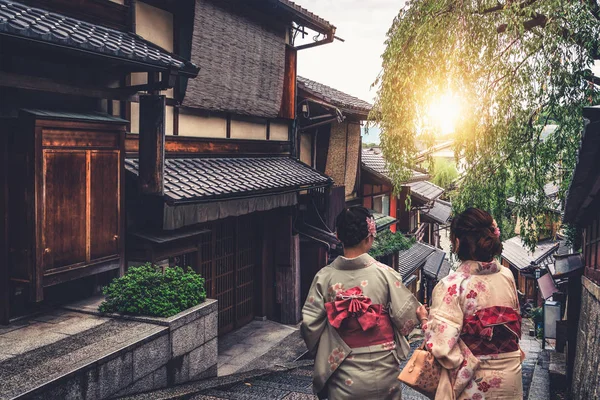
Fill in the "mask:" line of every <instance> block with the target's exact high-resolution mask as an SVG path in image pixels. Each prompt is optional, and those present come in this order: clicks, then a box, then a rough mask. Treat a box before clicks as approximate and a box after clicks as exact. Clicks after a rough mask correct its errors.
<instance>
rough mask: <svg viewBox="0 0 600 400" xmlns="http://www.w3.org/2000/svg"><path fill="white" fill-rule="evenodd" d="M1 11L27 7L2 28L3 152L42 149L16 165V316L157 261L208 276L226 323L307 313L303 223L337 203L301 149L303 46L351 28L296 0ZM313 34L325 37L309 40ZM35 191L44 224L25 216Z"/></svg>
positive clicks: (10, 205) (5, 280)
mask: <svg viewBox="0 0 600 400" xmlns="http://www.w3.org/2000/svg"><path fill="white" fill-rule="evenodd" d="M31 5H33V6H37V7H41V8H30V6H31ZM0 7H2V8H1V10H2V12H3V14H2V18H4V15H5V14H4V13H5V12H12V15H13V17H11V19H10V20H9V21H8V23H2V24H0V40H1V42H0V45H1V47H0V48H1V51H2V61H1V62H0V71H1V72H0V85H1V86H3V94H4V93H6V94H8V96H2V98H1V99H0V106H1V108H0V112H1V115H3V116H6V117H8V122H6V123H3V124H2V127H1V128H2V131H3V135H2V143H4V146H3V147H2V148H1V149H0V150H2V151H1V152H0V154H2V155H4V156H3V157H2V158H0V161H1V162H2V163H3V164H8V165H10V166H13V165H14V167H15V168H17V167H20V166H24V163H25V162H31V166H29V165H28V166H27V168H28V169H27V170H24V171H26V172H23V175H22V176H21V178H23V179H21V180H19V179H16V178H15V177H11V176H10V175H9V174H2V175H1V176H0V182H4V184H5V185H8V189H9V190H8V193H9V194H8V196H7V198H6V199H4V201H3V202H2V207H0V210H3V216H4V218H5V219H6V218H8V220H9V221H8V231H9V232H13V230H15V229H17V228H16V227H18V226H19V224H20V225H23V227H22V228H18V231H19V232H21V233H19V236H16V237H15V238H13V239H10V238H8V239H6V238H5V236H11V235H6V232H3V235H0V238H4V240H3V243H2V246H0V250H4V252H3V253H0V260H4V259H7V260H8V262H7V263H6V264H4V263H2V264H0V285H3V286H4V287H6V286H8V287H9V289H10V290H9V291H7V292H4V291H3V297H2V298H1V299H0V301H1V303H0V305H1V307H0V310H2V312H1V313H0V315H1V316H2V320H3V321H4V322H5V321H6V320H7V319H8V317H9V313H10V312H12V311H14V310H16V309H17V308H18V307H16V306H17V305H18V304H20V302H21V303H31V302H32V301H36V300H37V301H39V300H41V299H42V295H40V293H41V292H40V290H41V289H40V288H44V286H45V285H49V284H52V285H54V284H55V283H57V282H63V281H65V280H69V279H75V278H78V277H80V276H83V275H85V274H88V273H96V272H101V273H102V272H106V271H107V270H108V269H112V270H114V271H117V273H123V271H124V270H125V269H126V267H127V265H131V264H134V263H140V262H146V261H152V262H155V263H157V264H160V265H164V266H166V265H180V266H188V265H189V266H191V267H193V268H194V269H196V270H197V271H198V272H200V273H202V274H203V275H204V277H205V278H206V280H207V292H208V296H209V297H213V298H216V299H218V300H219V307H220V317H219V326H220V331H221V333H224V332H227V331H229V330H231V329H235V328H237V327H239V326H241V325H243V324H244V323H246V322H248V321H250V320H251V319H252V318H255V317H268V318H272V319H275V320H279V321H282V322H289V323H294V322H297V321H298V320H299V313H300V299H299V298H300V278H299V275H300V272H299V261H298V258H299V253H300V251H299V246H298V242H299V237H298V235H297V232H296V231H295V229H294V226H293V221H294V220H295V219H296V218H295V217H296V216H297V215H298V212H299V211H300V209H301V208H302V204H308V203H315V204H318V205H319V207H321V208H323V207H324V206H325V203H326V199H327V196H326V195H328V194H329V191H328V188H329V187H330V186H331V181H330V179H329V178H328V177H327V176H325V175H324V174H322V173H318V172H316V171H314V170H312V169H310V168H309V167H307V166H306V165H304V164H302V163H300V162H298V161H297V160H296V159H295V157H296V155H298V151H297V148H296V138H297V130H296V126H295V125H294V120H295V117H296V58H297V55H298V51H299V50H302V49H304V48H309V47H313V46H317V45H321V44H327V43H330V42H332V41H333V40H334V33H335V27H334V26H333V25H331V24H330V23H329V22H327V21H325V20H323V19H322V18H320V17H318V16H316V15H314V14H312V13H310V12H309V11H307V10H306V9H304V8H301V7H299V6H297V5H296V4H294V3H293V2H291V1H288V0H251V1H238V0H227V1H216V0H181V1H174V0H147V1H140V0H138V1H135V0H115V1H109V0H100V1H99V0H93V1H92V0H86V1H80V2H66V1H62V0H53V1H38V0H31V1H27V0H23V1H19V2H16V1H12V0H10V1H9V0H2V1H0ZM307 30H311V31H313V32H316V34H318V35H320V36H321V37H322V38H323V39H321V40H317V41H315V42H312V43H308V44H297V43H296V40H295V38H296V36H297V35H298V33H299V32H301V33H302V34H306V33H307ZM187 60H191V61H187ZM197 65H198V66H201V68H198V67H197ZM199 71H200V73H199ZM5 88H7V89H6V90H5ZM139 92H146V93H147V94H143V95H142V94H139ZM40 93H42V94H41V95H40ZM25 109H27V110H28V111H23V110H25ZM47 110H50V111H47ZM99 112H100V114H98V113H99ZM4 131H7V133H6V134H4ZM17 132H18V133H19V134H17ZM21 133H23V134H21ZM28 138H31V141H30V140H29V139H28ZM34 139H35V141H34ZM13 148H15V149H18V151H12V149H13ZM28 152H29V153H28ZM7 153H8V154H7ZM11 153H14V157H13V156H11ZM29 154H31V156H29ZM21 169H22V168H19V170H21ZM4 171H6V170H3V172H4ZM65 171H76V172H77V173H74V172H73V173H65ZM115 180H116V183H115ZM23 186H26V187H27V190H28V191H27V192H26V193H25V194H23V193H22V191H21V190H20V189H21V187H23ZM41 193H44V194H45V195H46V197H44V200H45V201H47V202H48V205H42V204H40V203H39V202H38V201H37V200H36V202H35V204H34V203H33V200H32V199H33V198H34V197H35V196H40V195H41ZM48 194H50V195H51V196H50V197H48ZM73 194H76V195H75V196H72V195H73ZM31 196H33V197H31ZM53 196H54V197H53ZM23 199H24V200H23ZM19 202H22V203H23V204H24V205H23V206H22V207H21V209H22V211H19V212H20V213H22V214H23V215H26V213H28V214H27V215H29V217H27V219H26V220H25V221H31V222H30V223H29V222H28V224H23V223H22V222H21V221H22V220H17V218H16V217H15V218H13V217H11V215H13V214H12V213H11V211H12V210H13V209H14V208H15V207H19V206H18V204H19ZM32 204H34V206H35V207H32ZM54 210H57V212H59V213H58V214H55V215H54V216H53V218H46V217H43V218H41V219H40V218H38V217H37V216H38V215H42V216H43V215H50V211H52V212H53V213H54ZM40 213H45V214H40ZM65 213H66V214H65ZM15 215H21V214H15ZM66 216H68V218H65V217H66ZM38 221H40V222H39V223H38ZM50 233H51V234H50ZM11 240H12V241H17V240H18V241H20V243H21V245H20V246H21V247H20V248H18V247H14V245H13V243H12V242H11ZM49 240H52V241H53V242H49ZM48 243H49V244H50V245H49V244H48ZM6 253H8V254H6ZM34 254H35V256H34ZM23 259H27V262H28V264H24V263H23V262H22V261H21V260H23ZM48 263H52V264H48ZM24 265H30V267H29V266H28V267H27V268H25V269H23V266H24ZM47 265H51V266H52V268H50V269H48V268H47V267H46V266H47ZM15 268H17V269H18V270H17V269H15ZM73 271H82V272H81V273H79V272H77V273H75V272H73ZM83 271H86V272H85V273H84V272H83ZM50 276H52V277H51V278H50ZM111 276H114V274H113V275H111ZM40 277H42V278H43V279H40ZM60 277H64V279H63V278H60ZM77 282H78V281H77ZM44 290H45V289H44ZM5 293H9V294H8V295H5ZM19 296H20V297H19ZM25 297H26V298H27V300H26V301H20V300H18V299H19V298H25ZM7 298H10V299H7ZM9 309H10V310H12V311H9ZM13 314H14V312H13Z"/></svg>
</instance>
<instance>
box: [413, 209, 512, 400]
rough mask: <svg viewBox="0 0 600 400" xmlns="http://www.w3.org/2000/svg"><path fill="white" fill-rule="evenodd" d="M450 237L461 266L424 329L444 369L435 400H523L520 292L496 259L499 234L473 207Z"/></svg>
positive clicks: (435, 300)
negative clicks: (518, 296) (518, 292)
mask: <svg viewBox="0 0 600 400" xmlns="http://www.w3.org/2000/svg"><path fill="white" fill-rule="evenodd" d="M450 237H451V240H452V243H453V247H454V249H455V252H456V253H457V255H458V258H459V259H460V260H461V261H462V264H461V265H460V266H459V267H458V269H457V270H456V271H455V272H452V273H451V274H450V275H448V276H447V277H446V278H444V279H442V281H440V282H439V283H438V285H437V286H436V287H435V289H434V291H433V294H432V305H431V311H430V316H429V320H428V321H427V322H426V323H425V324H423V331H424V333H425V340H426V345H427V348H428V349H429V351H431V353H432V354H433V355H434V357H435V358H436V359H437V360H438V361H439V362H440V364H441V365H442V367H444V368H443V369H442V376H441V380H440V385H439V387H438V390H437V393H436V397H435V399H436V400H442V399H451V400H454V399H459V400H463V399H473V400H483V399H486V400H491V399H506V400H508V399H510V400H516V399H522V398H523V386H522V374H521V360H522V358H521V357H522V352H521V350H520V348H519V344H518V342H519V339H520V337H521V316H520V314H519V302H518V298H517V290H516V287H515V281H514V278H513V275H512V273H511V271H510V270H509V269H508V268H505V267H503V266H502V265H500V264H499V263H498V262H497V261H496V260H494V256H496V255H499V254H500V253H501V252H502V244H501V242H500V230H499V229H498V227H497V226H496V223H495V221H494V220H493V218H492V217H491V216H490V215H489V214H488V213H487V212H485V211H482V210H479V209H476V208H470V209H467V210H466V211H465V212H463V213H462V214H460V215H458V216H456V217H455V218H454V219H453V221H452V226H451V231H450Z"/></svg>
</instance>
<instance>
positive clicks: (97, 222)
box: [90, 151, 121, 260]
mask: <svg viewBox="0 0 600 400" xmlns="http://www.w3.org/2000/svg"><path fill="white" fill-rule="evenodd" d="M90 156H91V162H90V177H91V180H90V225H91V227H92V228H93V229H91V230H90V258H91V259H92V260H93V259H98V258H102V257H108V256H116V255H118V254H119V240H118V239H119V230H120V229H119V224H120V219H119V214H120V204H121V196H120V193H119V180H120V176H119V163H120V154H119V152H118V151H102V152H92V153H91V155H90Z"/></svg>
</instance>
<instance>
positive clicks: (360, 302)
mask: <svg viewBox="0 0 600 400" xmlns="http://www.w3.org/2000/svg"><path fill="white" fill-rule="evenodd" d="M336 225H337V234H338V238H339V239H340V240H341V241H342V242H343V243H344V257H338V258H337V259H336V260H335V261H334V262H333V263H332V264H331V265H328V266H326V267H325V268H323V269H321V270H320V271H319V272H318V273H317V275H316V276H315V279H314V281H313V283H312V286H311V288H310V291H309V293H308V298H307V301H306V304H305V305H304V308H303V309H302V316H303V322H302V335H303V337H304V340H305V341H306V345H307V347H308V349H309V350H310V351H311V352H312V353H313V354H315V367H314V373H313V386H314V390H315V392H316V393H317V394H318V395H319V397H320V398H325V397H326V398H328V399H330V400H337V399H364V400H369V399H373V400H375V399H377V400H383V399H401V398H402V395H401V390H400V382H399V381H398V380H397V377H398V374H399V368H398V365H399V362H398V359H399V358H405V357H406V355H407V354H408V351H409V346H408V342H407V341H406V339H405V338H404V336H406V335H408V334H409V333H410V332H411V331H412V330H413V329H414V327H415V326H416V325H417V324H418V323H419V317H418V315H417V309H419V313H420V314H419V315H420V316H421V317H425V316H426V314H427V311H426V310H425V308H424V307H423V306H421V305H420V304H419V302H418V301H417V299H415V297H414V296H413V295H412V294H411V293H410V291H409V290H408V289H407V288H406V287H405V286H404V285H403V284H402V278H401V277H400V275H399V274H398V273H397V272H396V271H394V270H393V269H392V268H389V267H388V266H386V265H383V264H381V263H378V262H377V261H376V260H375V259H373V258H372V257H371V256H369V255H368V254H367V252H368V251H369V249H370V248H371V245H372V244H373V239H374V237H375V235H376V228H375V221H374V219H373V217H372V215H370V213H369V211H368V210H367V209H365V208H362V207H356V208H352V209H346V210H344V211H342V213H341V214H340V215H339V216H338V217H337V220H336ZM419 307H420V308H419Z"/></svg>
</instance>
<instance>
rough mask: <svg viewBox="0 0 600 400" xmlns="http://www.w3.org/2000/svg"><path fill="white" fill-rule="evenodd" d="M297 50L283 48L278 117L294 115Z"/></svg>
mask: <svg viewBox="0 0 600 400" xmlns="http://www.w3.org/2000/svg"><path fill="white" fill-rule="evenodd" d="M297 55H298V53H297V51H296V49H294V48H293V47H289V46H286V48H285V71H284V74H283V97H282V100H281V109H280V110H279V117H280V118H287V119H294V118H295V117H296V60H297Z"/></svg>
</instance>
